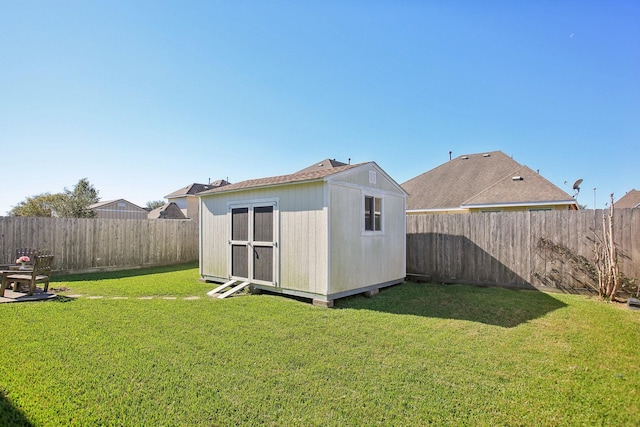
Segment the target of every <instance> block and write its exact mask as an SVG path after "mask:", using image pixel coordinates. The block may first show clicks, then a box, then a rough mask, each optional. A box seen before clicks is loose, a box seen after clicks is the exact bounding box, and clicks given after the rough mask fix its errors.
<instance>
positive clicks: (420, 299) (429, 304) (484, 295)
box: [335, 282, 567, 328]
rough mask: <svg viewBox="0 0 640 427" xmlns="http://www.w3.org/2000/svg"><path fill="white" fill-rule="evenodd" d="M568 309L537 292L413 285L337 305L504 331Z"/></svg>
mask: <svg viewBox="0 0 640 427" xmlns="http://www.w3.org/2000/svg"><path fill="white" fill-rule="evenodd" d="M566 306H567V305H566V304H565V303H563V302H562V301H559V300H557V299H555V298H553V296H551V295H549V294H546V293H543V292H539V291H534V290H513V289H504V288H498V287H479V286H471V285H461V284H452V285H448V284H442V283H414V282H405V283H403V284H400V285H396V286H392V287H389V288H385V289H382V290H381V291H380V293H379V294H377V295H375V296H374V297H373V298H366V297H364V296H362V295H354V296H352V297H347V298H343V299H340V300H338V301H336V305H335V307H336V308H338V309H359V310H373V311H379V312H386V313H393V314H402V315H411V316H421V317H433V318H440V319H455V320H467V321H471V322H478V323H484V324H487V325H494V326H501V327H504V328H514V327H516V326H518V325H521V324H523V323H527V322H529V321H531V320H534V319H537V318H540V317H543V316H545V315H547V314H548V313H551V312H552V311H555V310H558V309H561V308H564V307H566Z"/></svg>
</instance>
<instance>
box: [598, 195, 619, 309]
mask: <svg viewBox="0 0 640 427" xmlns="http://www.w3.org/2000/svg"><path fill="white" fill-rule="evenodd" d="M609 198H610V207H609V214H608V215H606V214H603V215H602V236H599V235H598V233H595V232H594V236H595V239H594V248H593V252H594V264H595V267H596V270H597V272H598V295H599V297H600V299H606V300H609V301H615V299H616V293H617V292H618V289H619V287H620V267H619V264H618V250H617V248H616V244H615V239H614V233H613V231H614V230H613V194H610V195H609Z"/></svg>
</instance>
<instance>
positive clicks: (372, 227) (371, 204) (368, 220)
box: [364, 196, 382, 231]
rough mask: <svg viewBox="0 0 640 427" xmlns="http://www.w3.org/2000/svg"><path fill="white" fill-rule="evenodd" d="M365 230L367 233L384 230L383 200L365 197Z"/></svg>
mask: <svg viewBox="0 0 640 427" xmlns="http://www.w3.org/2000/svg"><path fill="white" fill-rule="evenodd" d="M364 229H365V230H366V231H381V230H382V199H381V198H379V197H373V196H364Z"/></svg>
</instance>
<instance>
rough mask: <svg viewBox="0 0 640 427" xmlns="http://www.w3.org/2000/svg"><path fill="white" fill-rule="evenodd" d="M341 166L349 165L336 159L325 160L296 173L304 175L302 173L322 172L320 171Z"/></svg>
mask: <svg viewBox="0 0 640 427" xmlns="http://www.w3.org/2000/svg"><path fill="white" fill-rule="evenodd" d="M340 166H347V163H342V162H339V161H337V160H336V159H324V160H322V161H320V162H316V163H314V164H312V165H311V166H309V167H306V168H304V169H301V170H299V171H298V172H295V173H302V172H312V171H316V170H320V169H334V168H337V167H340Z"/></svg>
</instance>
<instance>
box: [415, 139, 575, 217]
mask: <svg viewBox="0 0 640 427" xmlns="http://www.w3.org/2000/svg"><path fill="white" fill-rule="evenodd" d="M516 176H518V177H521V178H522V179H517V180H514V179H513V177H516ZM402 188H404V189H405V191H406V192H407V193H409V195H408V197H407V209H408V210H419V209H459V208H461V207H471V206H477V205H482V206H486V205H498V206H499V205H510V204H514V203H518V204H526V203H532V204H541V203H543V202H548V203H563V202H564V203H567V204H575V200H573V199H572V197H571V196H570V195H569V194H567V193H566V192H564V191H562V190H561V189H560V188H558V187H556V186H555V185H553V184H552V183H551V182H549V181H547V180H546V179H545V178H543V177H542V176H541V175H540V174H538V173H536V172H534V171H532V170H531V169H529V168H528V167H526V166H523V165H521V164H519V163H518V162H516V161H515V160H513V159H512V158H510V157H508V156H507V155H506V154H504V153H503V152H502V151H493V152H490V153H479V154H468V155H463V156H459V157H457V158H455V159H452V160H450V161H449V162H447V163H443V164H442V165H440V166H438V167H436V168H434V169H431V170H430V171H427V172H425V173H423V174H421V175H419V176H417V177H415V178H412V179H410V180H409V181H407V182H405V183H404V184H402Z"/></svg>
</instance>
